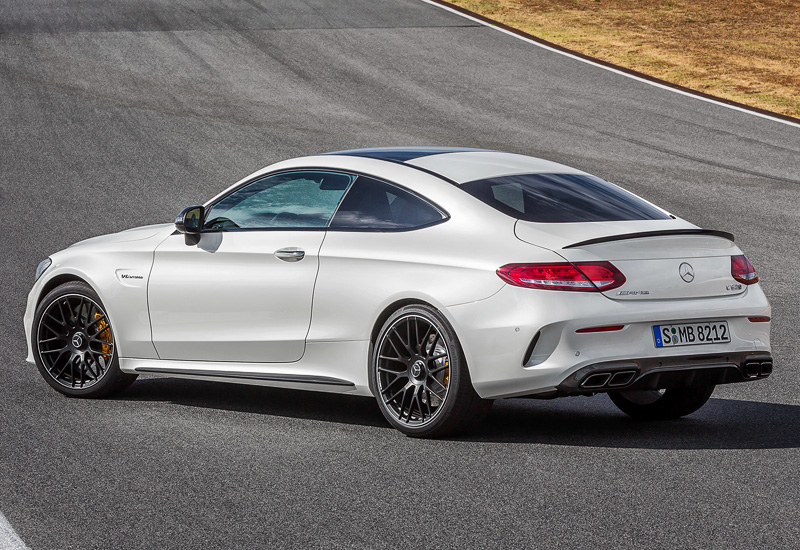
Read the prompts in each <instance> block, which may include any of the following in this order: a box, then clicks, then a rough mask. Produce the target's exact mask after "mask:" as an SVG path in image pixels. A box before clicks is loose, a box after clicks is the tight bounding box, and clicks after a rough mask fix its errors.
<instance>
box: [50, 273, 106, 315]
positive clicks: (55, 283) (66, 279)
mask: <svg viewBox="0 0 800 550" xmlns="http://www.w3.org/2000/svg"><path fill="white" fill-rule="evenodd" d="M71 282H78V283H84V284H87V285H89V286H90V287H91V288H92V290H94V291H95V292H97V289H96V288H95V287H94V286H92V284H91V283H90V282H89V281H87V280H86V279H84V278H83V277H81V276H79V275H76V274H75V273H61V274H59V275H56V276H55V277H53V278H52V279H50V280H49V281H47V282H46V283H44V285H42V289H41V290H40V291H39V296H37V297H36V307H39V304H41V303H42V300H43V299H44V297H45V296H47V295H48V294H49V293H50V292H51V291H52V290H53V289H54V288H57V287H59V286H61V285H63V284H64V283H71ZM98 295H99V293H98Z"/></svg>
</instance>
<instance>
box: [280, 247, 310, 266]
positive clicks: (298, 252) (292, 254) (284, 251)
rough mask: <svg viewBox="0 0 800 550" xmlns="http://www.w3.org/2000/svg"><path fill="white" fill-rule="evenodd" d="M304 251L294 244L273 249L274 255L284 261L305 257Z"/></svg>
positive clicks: (294, 260)
mask: <svg viewBox="0 0 800 550" xmlns="http://www.w3.org/2000/svg"><path fill="white" fill-rule="evenodd" d="M305 256H306V252H305V250H303V249H302V248H297V247H296V246H289V247H287V248H281V249H280V250H276V251H275V257H276V258H278V259H279V260H283V261H284V262H299V261H300V260H302V259H303V258H305Z"/></svg>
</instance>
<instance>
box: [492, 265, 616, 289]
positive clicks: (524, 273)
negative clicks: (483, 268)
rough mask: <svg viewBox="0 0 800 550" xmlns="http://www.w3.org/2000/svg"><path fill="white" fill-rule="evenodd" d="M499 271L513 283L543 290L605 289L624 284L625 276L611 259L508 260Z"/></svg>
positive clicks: (505, 279) (500, 275) (504, 278)
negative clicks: (571, 260) (551, 261)
mask: <svg viewBox="0 0 800 550" xmlns="http://www.w3.org/2000/svg"><path fill="white" fill-rule="evenodd" d="M497 275H498V276H499V277H500V278H501V279H503V280H504V281H505V282H507V283H509V284H512V285H514V286H523V287H526V288H540V289H543V290H572V291H578V292H604V291H606V290H611V289H613V288H617V287H619V286H622V285H623V284H625V276H624V275H623V274H622V273H621V272H620V271H619V269H617V268H616V267H614V266H613V265H612V264H611V263H610V262H580V263H575V264H571V263H569V262H561V263H551V264H507V265H504V266H503V267H501V268H500V269H498V270H497Z"/></svg>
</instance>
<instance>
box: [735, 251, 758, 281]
mask: <svg viewBox="0 0 800 550" xmlns="http://www.w3.org/2000/svg"><path fill="white" fill-rule="evenodd" d="M731 275H733V278H734V279H736V280H737V281H739V282H740V283H744V284H746V285H752V284H754V283H757V282H758V274H757V273H756V268H755V267H753V264H751V263H750V260H748V259H747V256H745V255H744V254H740V255H739V256H731Z"/></svg>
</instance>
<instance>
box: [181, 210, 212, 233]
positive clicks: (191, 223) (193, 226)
mask: <svg viewBox="0 0 800 550" xmlns="http://www.w3.org/2000/svg"><path fill="white" fill-rule="evenodd" d="M204 210H205V209H204V208H203V207H202V206H189V207H188V208H184V209H183V210H181V213H180V214H178V217H177V218H175V229H177V230H178V231H180V232H181V233H186V234H187V235H196V234H197V233H200V231H201V230H202V229H203V227H202V226H203V214H204Z"/></svg>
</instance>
